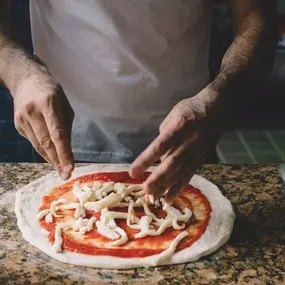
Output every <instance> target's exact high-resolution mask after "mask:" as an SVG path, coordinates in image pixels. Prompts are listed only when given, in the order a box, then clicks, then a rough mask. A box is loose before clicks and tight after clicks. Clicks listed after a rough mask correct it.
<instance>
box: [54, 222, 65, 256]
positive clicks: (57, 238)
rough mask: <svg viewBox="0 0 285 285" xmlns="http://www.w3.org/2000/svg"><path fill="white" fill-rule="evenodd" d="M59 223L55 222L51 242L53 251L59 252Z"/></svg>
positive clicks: (60, 243) (60, 245)
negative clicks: (52, 240)
mask: <svg viewBox="0 0 285 285" xmlns="http://www.w3.org/2000/svg"><path fill="white" fill-rule="evenodd" d="M61 230H62V228H61V225H60V224H57V225H56V227H55V232H54V243H53V248H54V250H55V252H61V250H62V241H63V240H62V237H61Z"/></svg>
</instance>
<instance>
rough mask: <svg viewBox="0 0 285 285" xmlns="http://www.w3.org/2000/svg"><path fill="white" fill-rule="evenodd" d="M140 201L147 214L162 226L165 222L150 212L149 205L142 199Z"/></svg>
mask: <svg viewBox="0 0 285 285" xmlns="http://www.w3.org/2000/svg"><path fill="white" fill-rule="evenodd" d="M139 200H140V202H141V204H142V206H143V208H144V211H145V213H146V214H147V215H148V216H150V217H152V218H153V219H154V220H155V221H156V222H157V223H158V224H161V222H162V221H163V219H159V218H158V217H157V216H156V215H155V214H153V213H152V212H151V211H150V210H149V208H148V205H147V203H146V202H145V201H143V200H142V199H139Z"/></svg>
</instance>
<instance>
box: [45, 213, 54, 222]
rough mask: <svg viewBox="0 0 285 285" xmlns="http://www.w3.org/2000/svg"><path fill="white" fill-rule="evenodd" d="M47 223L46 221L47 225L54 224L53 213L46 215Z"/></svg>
mask: <svg viewBox="0 0 285 285" xmlns="http://www.w3.org/2000/svg"><path fill="white" fill-rule="evenodd" d="M45 221H46V223H47V224H51V223H52V222H53V217H52V214H51V212H49V213H48V214H47V215H46V218H45Z"/></svg>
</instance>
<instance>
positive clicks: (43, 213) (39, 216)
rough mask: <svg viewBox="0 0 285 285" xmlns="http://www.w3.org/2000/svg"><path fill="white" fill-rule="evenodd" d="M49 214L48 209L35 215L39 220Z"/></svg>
mask: <svg viewBox="0 0 285 285" xmlns="http://www.w3.org/2000/svg"><path fill="white" fill-rule="evenodd" d="M48 213H49V209H46V210H42V211H40V212H39V213H38V214H37V220H38V221H39V220H41V219H42V218H43V217H44V216H46V215H47V214H48Z"/></svg>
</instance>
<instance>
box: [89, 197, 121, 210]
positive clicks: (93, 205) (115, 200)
mask: <svg viewBox="0 0 285 285" xmlns="http://www.w3.org/2000/svg"><path fill="white" fill-rule="evenodd" d="M121 199H122V198H121V196H120V195H118V194H117V193H111V194H109V195H108V196H107V197H105V198H103V199H102V200H100V201H96V202H87V203H85V204H84V208H85V210H93V211H95V212H100V211H101V210H102V209H104V208H105V207H116V206H119V205H120V201H121Z"/></svg>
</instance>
